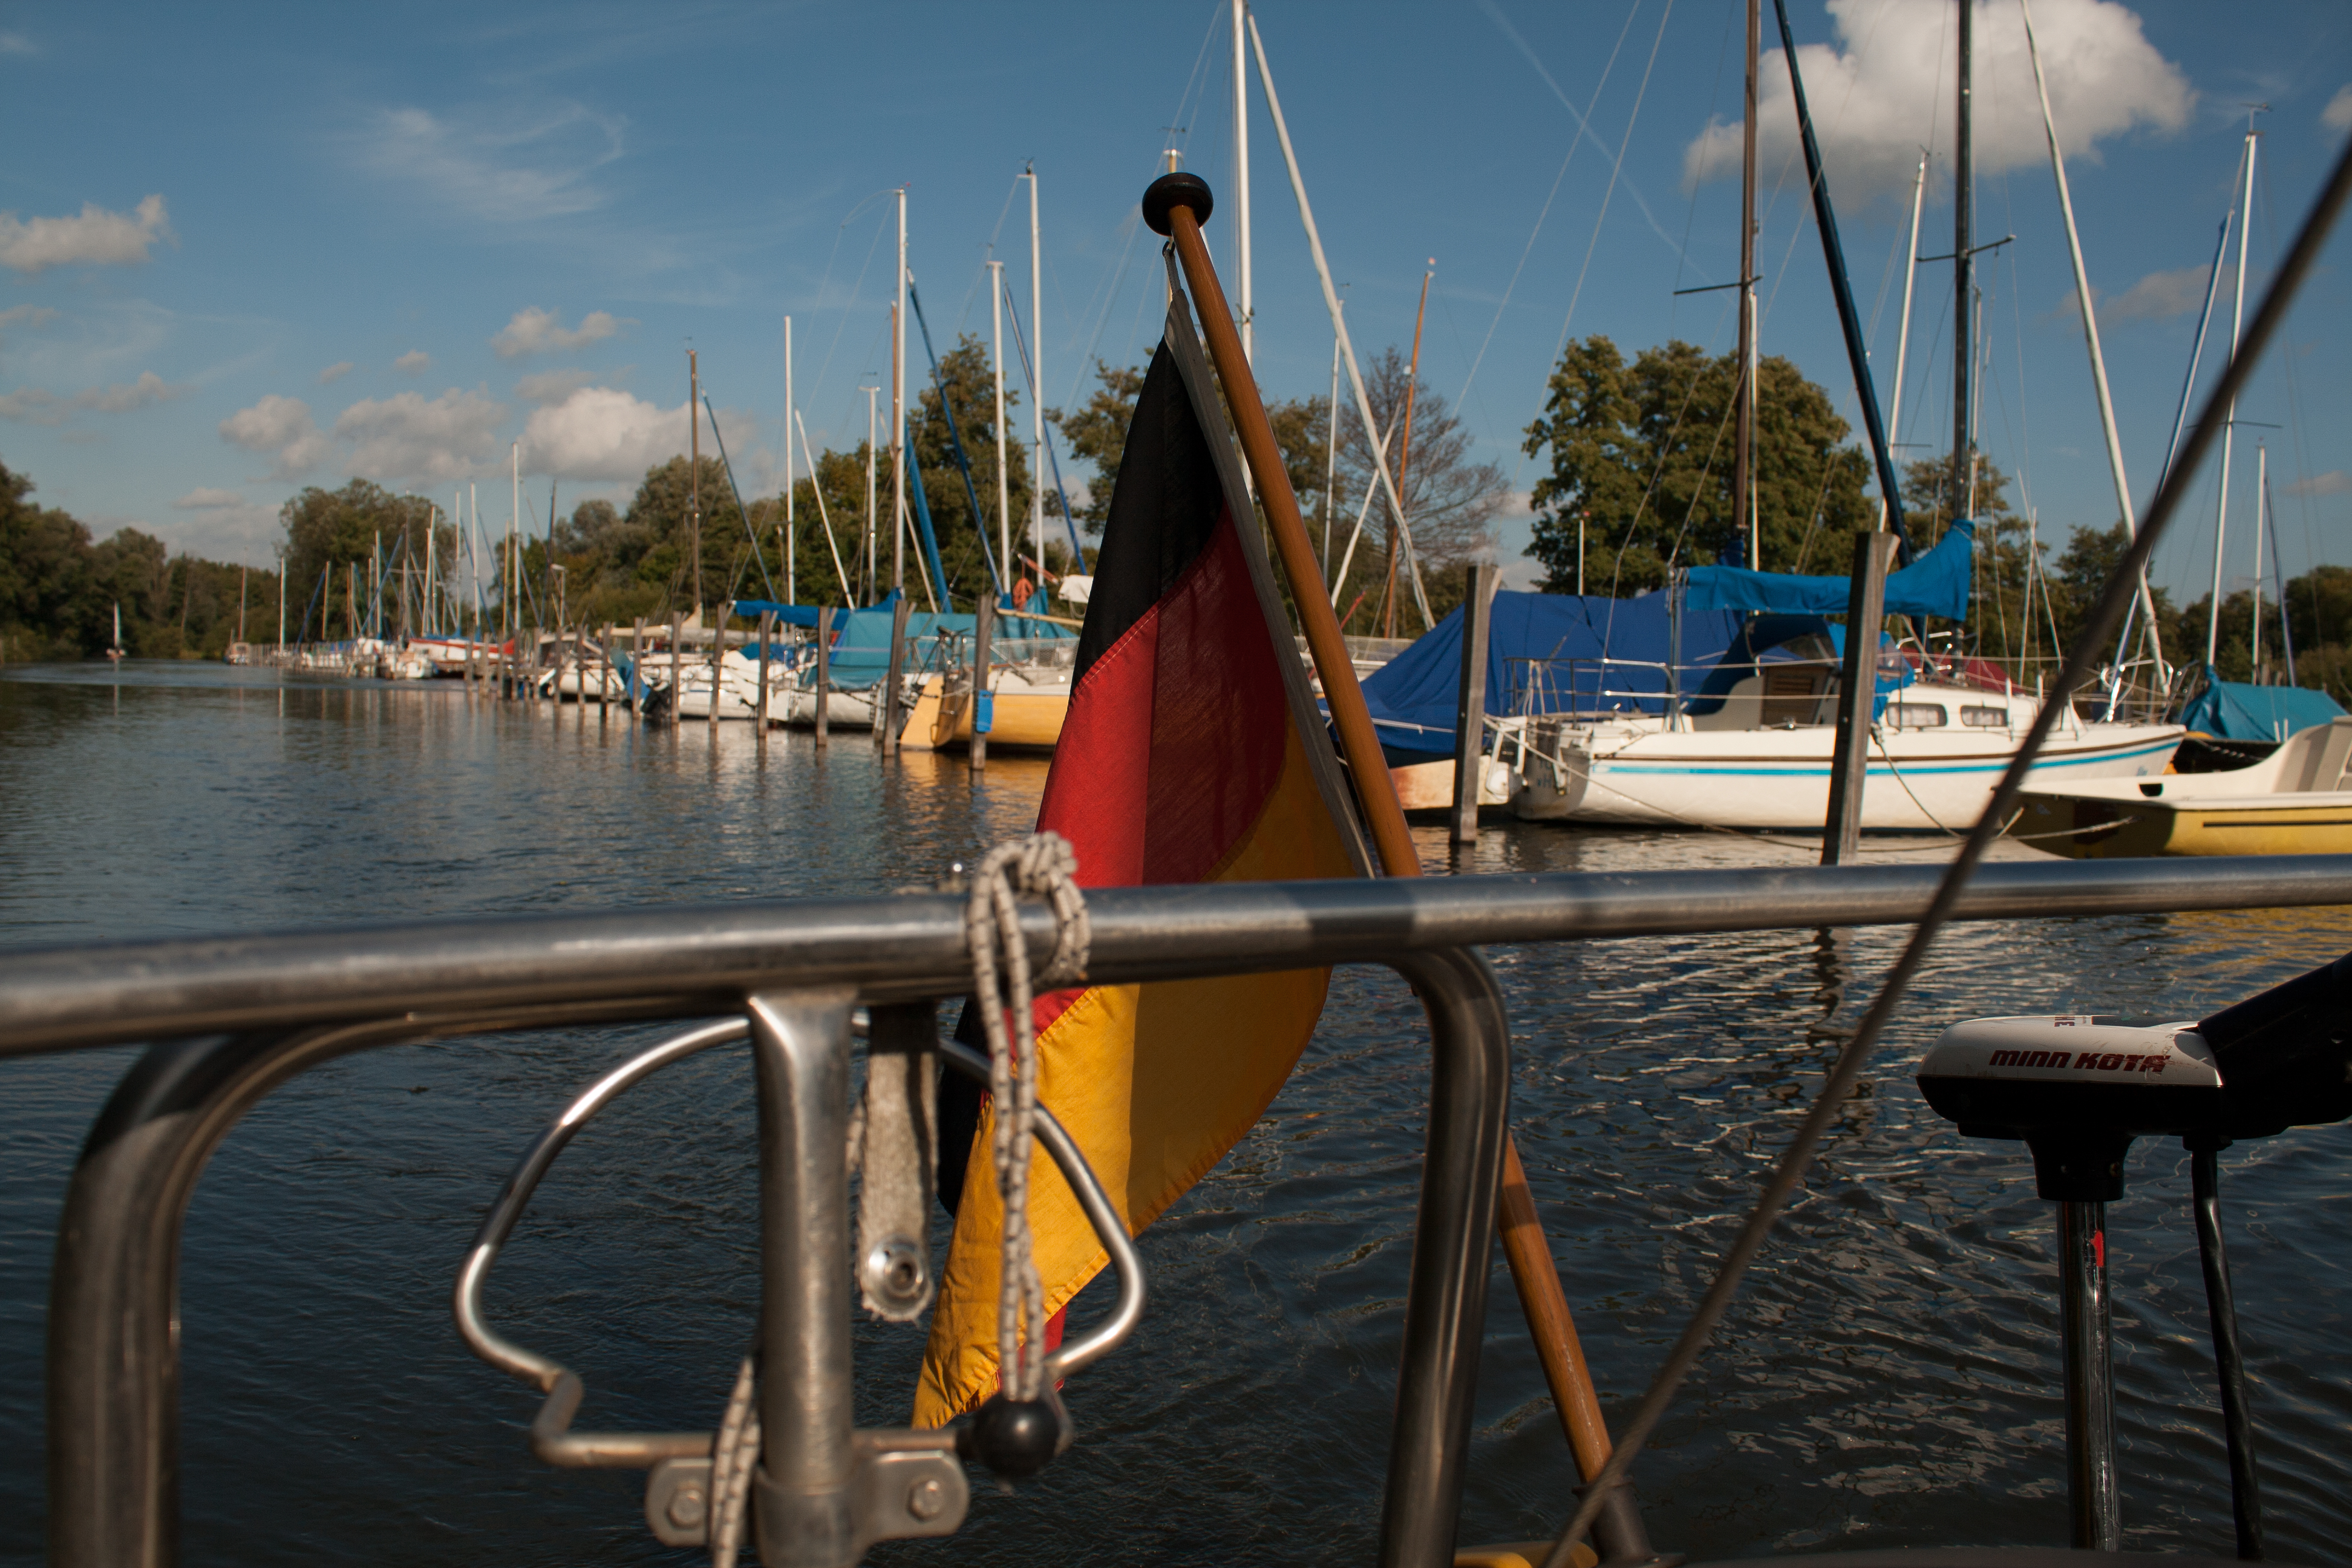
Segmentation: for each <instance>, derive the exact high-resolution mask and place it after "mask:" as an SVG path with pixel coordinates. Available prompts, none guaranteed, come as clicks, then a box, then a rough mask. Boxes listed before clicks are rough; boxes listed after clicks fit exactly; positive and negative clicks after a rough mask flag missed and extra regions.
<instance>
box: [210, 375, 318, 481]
mask: <svg viewBox="0 0 2352 1568" xmlns="http://www.w3.org/2000/svg"><path fill="white" fill-rule="evenodd" d="M220 433H221V439H222V440H224V441H226V442H229V443H230V444H232V445H234V446H238V447H244V448H245V449H246V450H247V451H248V452H259V453H261V454H263V455H264V456H266V457H268V458H269V459H270V464H271V471H272V472H273V473H274V474H275V475H276V476H277V477H278V478H279V479H294V478H297V477H299V475H301V474H303V473H305V472H307V471H308V470H309V469H310V468H315V467H316V466H317V465H318V463H319V462H320V459H322V458H325V457H326V456H327V454H328V452H329V450H330V449H331V447H330V445H329V442H328V440H327V437H326V433H325V432H324V431H322V430H320V428H319V426H318V422H317V421H316V420H314V419H312V418H311V417H310V405H309V404H307V403H305V402H303V401H302V400H301V399H300V398H299V397H280V396H278V395H277V394H276V393H271V394H270V395H268V396H266V397H264V398H263V399H262V400H261V401H260V402H258V403H257V404H255V405H253V406H252V407H250V408H240V409H238V410H237V411H236V413H234V414H232V415H230V416H228V417H227V418H226V419H224V420H222V421H221V424H220Z"/></svg>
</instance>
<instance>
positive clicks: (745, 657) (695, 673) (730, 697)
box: [654, 647, 793, 720]
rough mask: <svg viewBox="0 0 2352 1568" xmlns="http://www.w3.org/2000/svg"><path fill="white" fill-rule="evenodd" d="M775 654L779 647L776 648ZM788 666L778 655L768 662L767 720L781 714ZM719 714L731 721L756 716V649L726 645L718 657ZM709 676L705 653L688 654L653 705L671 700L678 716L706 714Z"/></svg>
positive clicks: (789, 675) (788, 686)
mask: <svg viewBox="0 0 2352 1568" xmlns="http://www.w3.org/2000/svg"><path fill="white" fill-rule="evenodd" d="M777 651H778V652H779V653H781V652H782V650H781V649H779V650H777ZM792 673H793V672H792V666H791V665H790V664H789V663H788V662H787V661H785V660H784V659H782V658H775V657H772V658H770V659H769V662H768V714H769V717H770V719H771V720H774V719H776V718H779V717H781V716H782V712H783V710H784V700H785V697H786V694H787V693H788V692H789V691H790V690H791V689H792ZM716 685H717V690H718V694H719V696H718V701H719V718H721V719H723V720H725V719H732V720H752V719H757V718H758V717H759V716H760V658H759V652H758V650H757V649H756V648H740V647H730V648H729V649H728V650H727V651H726V652H725V653H723V654H721V655H719V672H718V676H717V681H716ZM712 688H713V678H712V675H711V668H710V659H709V656H708V655H703V656H700V657H697V656H695V655H691V654H689V655H688V656H687V657H686V658H684V659H682V660H681V661H679V664H678V668H677V672H676V679H674V680H671V681H669V682H667V683H665V685H664V686H663V688H662V689H661V690H660V691H658V692H657V693H656V695H655V698H654V705H655V706H656V707H660V706H665V705H667V704H668V703H671V702H675V703H676V704H677V716H678V717H679V718H680V719H702V720H708V719H709V717H710V704H711V691H712Z"/></svg>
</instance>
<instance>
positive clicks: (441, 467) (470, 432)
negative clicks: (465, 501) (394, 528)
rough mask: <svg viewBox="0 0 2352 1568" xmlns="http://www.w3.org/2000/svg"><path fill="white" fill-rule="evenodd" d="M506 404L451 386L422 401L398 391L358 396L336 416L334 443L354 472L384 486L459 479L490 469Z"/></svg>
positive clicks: (418, 397) (495, 454)
mask: <svg viewBox="0 0 2352 1568" xmlns="http://www.w3.org/2000/svg"><path fill="white" fill-rule="evenodd" d="M506 416H507V410H506V405H504V404H502V403H500V402H499V401H498V400H497V399H496V398H494V397H492V396H490V395H489V394H488V393H487V392H480V391H476V392H461V391H459V390H458V389H457V388H456V387H454V386H453V387H451V388H450V389H449V390H448V391H446V392H445V393H443V394H442V395H440V396H438V397H436V398H433V399H431V400H429V401H428V400H427V399H426V398H425V396H424V395H423V394H421V393H415V392H403V393H399V394H397V395H394V396H391V397H386V398H381V399H378V398H364V399H362V400H361V401H360V402H358V403H354V404H352V405H351V406H350V407H349V408H346V409H344V410H343V411H342V413H341V415H340V416H337V417H336V420H335V429H334V435H335V438H336V440H338V441H340V442H344V443H347V444H348V445H349V446H350V448H351V466H352V471H353V472H355V473H362V474H366V475H368V476H370V477H371V478H375V479H384V480H386V481H390V482H394V483H396V482H399V481H401V480H404V479H436V480H439V479H465V478H467V477H468V476H470V475H478V474H481V473H483V472H486V471H488V470H489V469H490V468H492V467H493V463H492V459H493V458H495V457H497V456H498V455H499V447H500V445H501V443H500V442H499V437H498V427H499V424H500V423H501V422H503V421H504V420H505V418H506Z"/></svg>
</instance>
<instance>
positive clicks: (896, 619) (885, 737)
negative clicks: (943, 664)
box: [874, 594, 912, 757]
mask: <svg viewBox="0 0 2352 1568" xmlns="http://www.w3.org/2000/svg"><path fill="white" fill-rule="evenodd" d="M911 608H912V606H911V605H908V603H907V596H906V595H903V594H901V595H899V596H898V601H897V602H896V603H895V604H893V605H891V608H890V663H889V667H888V673H887V675H886V676H885V677H884V678H883V682H882V699H881V702H880V705H879V706H877V708H876V709H875V710H874V726H875V732H874V742H875V744H877V745H878V746H880V747H881V748H882V754H883V755H884V756H886V757H895V756H897V755H898V730H899V722H898V704H899V701H900V690H901V689H902V688H903V687H904V686H905V685H906V681H907V615H908V611H909V610H910V609H911Z"/></svg>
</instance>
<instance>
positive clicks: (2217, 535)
mask: <svg viewBox="0 0 2352 1568" xmlns="http://www.w3.org/2000/svg"><path fill="white" fill-rule="evenodd" d="M2257 112H2259V111H2257ZM2242 168H2243V170H2244V175H2243V178H2242V181H2241V182H2240V183H2241V186H2242V190H2243V193H2244V194H2243V195H2242V198H2241V200H2242V203H2243V205H2242V208H2241V210H2240V212H2239V215H2238V279H2237V282H2236V284H2235V285H2234V289H2235V291H2236V298H2235V300H2234V302H2233V303H2232V304H2231V307H2230V358H2231V360H2233V361H2234V360H2235V359H2236V358H2237V357H2238V334H2239V332H2240V331H2241V330H2242V328H2243V327H2244V325H2245V320H2246V234H2247V231H2248V230H2249V229H2251V228H2252V227H2253V223H2254V116H2253V114H2252V113H2249V114H2248V115H2247V116H2246V156H2245V159H2244V162H2243V163H2242ZM2237 431H2238V400H2237V399H2236V398H2234V397H2233V398H2231V399H2230V412H2229V415H2228V417H2227V422H2226V423H2225V424H2223V425H2222V426H2221V506H2220V509H2219V510H2217V511H2216V512H2215V513H2214V514H2213V602H2212V612H2211V614H2210V615H2209V616H2207V617H2206V622H2205V662H2206V663H2207V664H2208V665H2210V664H2211V663H2212V662H2213V655H2214V654H2215V652H2216V651H2218V649H2219V648H2220V646H2221V546H2222V542H2223V540H2224V539H2225V537H2226V536H2227V534H2228V532H2229V528H2230V445H2231V437H2233V436H2235V435H2236V434H2237Z"/></svg>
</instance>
